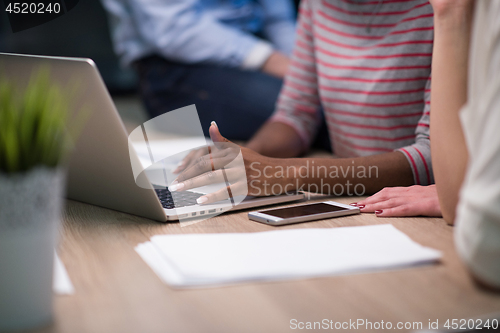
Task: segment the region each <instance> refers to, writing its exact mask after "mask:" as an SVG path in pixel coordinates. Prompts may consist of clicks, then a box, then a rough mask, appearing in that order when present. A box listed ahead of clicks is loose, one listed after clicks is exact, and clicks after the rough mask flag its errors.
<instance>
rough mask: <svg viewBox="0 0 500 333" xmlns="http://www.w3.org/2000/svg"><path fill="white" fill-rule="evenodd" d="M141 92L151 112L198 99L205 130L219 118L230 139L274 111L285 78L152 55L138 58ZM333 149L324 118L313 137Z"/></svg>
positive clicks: (243, 136) (248, 133)
mask: <svg viewBox="0 0 500 333" xmlns="http://www.w3.org/2000/svg"><path fill="white" fill-rule="evenodd" d="M134 65H135V68H136V70H137V72H138V74H139V80H140V88H139V89H140V93H141V96H142V99H143V102H144V104H145V106H146V110H147V112H148V113H149V116H150V117H151V118H154V117H156V116H159V115H161V114H163V113H165V112H168V111H173V110H175V109H178V108H181V107H184V106H187V105H191V104H195V105H196V109H197V110H198V115H199V117H200V122H201V126H202V128H203V131H204V134H205V136H209V134H208V128H209V127H210V122H211V121H212V120H215V121H216V122H217V125H218V126H219V129H220V131H221V134H222V135H223V136H225V137H226V138H228V139H230V140H245V141H246V140H249V139H250V138H251V137H252V136H253V134H255V132H256V131H257V130H258V129H259V127H260V126H261V125H262V124H263V123H264V122H265V121H266V120H267V119H268V118H269V117H270V116H271V114H272V113H273V111H274V109H275V104H276V100H277V98H278V94H279V92H280V90H281V85H282V80H280V79H277V78H275V77H272V76H269V75H267V74H264V73H261V72H249V71H242V70H239V69H235V68H225V67H219V66H213V65H188V64H181V63H175V62H171V61H167V60H165V59H163V58H161V57H158V56H151V57H147V58H144V59H141V60H139V61H136V62H135V64H134ZM313 146H314V147H316V148H321V149H324V150H328V151H331V146H330V139H329V136H328V130H327V127H326V124H325V121H324V119H323V121H322V124H321V126H320V128H319V130H318V134H317V137H316V140H315V141H314V143H313Z"/></svg>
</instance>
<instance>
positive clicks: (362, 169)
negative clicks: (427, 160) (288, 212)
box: [264, 152, 414, 195]
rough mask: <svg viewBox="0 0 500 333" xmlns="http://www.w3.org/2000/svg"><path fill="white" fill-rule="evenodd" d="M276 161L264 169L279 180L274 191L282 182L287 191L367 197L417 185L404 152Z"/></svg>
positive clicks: (274, 181)
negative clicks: (388, 188)
mask: <svg viewBox="0 0 500 333" xmlns="http://www.w3.org/2000/svg"><path fill="white" fill-rule="evenodd" d="M273 160H274V161H273V163H272V166H271V167H270V168H268V170H264V171H266V174H265V175H264V176H266V175H267V176H271V177H272V176H274V177H275V178H273V180H271V181H270V182H269V185H270V188H272V185H273V184H275V183H278V184H279V185H280V188H282V189H283V190H284V191H286V192H289V191H291V190H301V191H307V192H313V193H323V194H334V195H367V194H372V193H375V192H378V191H380V190H381V189H382V188H384V187H388V186H389V187H392V186H409V185H413V183H414V181H413V172H412V170H411V167H410V165H409V163H408V161H407V159H406V157H405V156H404V155H403V154H402V153H400V152H391V153H385V154H380V155H372V156H366V157H356V158H340V159H336V158H292V159H273ZM280 172H282V173H281V174H280ZM279 175H282V177H281V178H280V177H279ZM271 177H270V178H271ZM265 178H266V177H264V179H265ZM267 195H270V194H267Z"/></svg>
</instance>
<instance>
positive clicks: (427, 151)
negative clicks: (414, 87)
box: [398, 77, 434, 185]
mask: <svg viewBox="0 0 500 333" xmlns="http://www.w3.org/2000/svg"><path fill="white" fill-rule="evenodd" d="M430 103H431V78H430V77H429V79H428V80H427V84H426V86H425V106H424V112H423V114H422V117H421V118H420V120H419V122H418V125H417V128H416V129H415V136H416V139H415V143H414V144H412V145H411V146H407V147H403V148H400V149H398V151H400V152H402V153H403V154H404V155H405V156H406V158H407V159H408V163H410V166H411V168H412V171H413V179H414V182H415V184H417V185H431V184H434V175H433V173H432V162H431V144H430V140H429V124H430V110H431V107H430V106H431V104H430Z"/></svg>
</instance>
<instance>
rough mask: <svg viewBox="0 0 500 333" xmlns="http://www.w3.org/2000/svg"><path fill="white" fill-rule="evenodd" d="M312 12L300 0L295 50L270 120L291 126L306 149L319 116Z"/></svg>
mask: <svg viewBox="0 0 500 333" xmlns="http://www.w3.org/2000/svg"><path fill="white" fill-rule="evenodd" d="M312 29H313V28H312V13H311V9H310V7H309V2H308V1H302V2H301V6H300V12H299V23H298V27H297V36H296V42H295V48H294V52H293V54H292V57H291V62H290V67H289V69H288V73H287V75H286V76H285V80H284V84H283V88H282V89H281V93H280V96H279V98H278V101H277V104H276V111H275V112H274V114H273V115H272V116H271V119H270V121H278V122H282V123H285V124H287V125H289V126H291V127H292V128H294V129H295V130H296V131H297V133H298V134H299V135H300V137H301V138H302V143H303V148H304V149H307V148H309V146H310V145H311V142H312V140H313V138H314V136H315V134H316V131H317V128H318V125H319V120H320V113H319V112H320V111H319V107H320V100H319V94H318V84H317V72H316V59H315V54H314V41H313V31H312Z"/></svg>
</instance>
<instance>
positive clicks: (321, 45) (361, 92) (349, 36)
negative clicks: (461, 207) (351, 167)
mask: <svg viewBox="0 0 500 333" xmlns="http://www.w3.org/2000/svg"><path fill="white" fill-rule="evenodd" d="M433 32H434V29H433V11H432V6H431V5H430V3H429V2H428V1H427V0H385V1H379V0H357V1H356V0H303V1H302V4H301V9H300V15H299V25H298V30H297V40H296V44H295V49H294V53H293V56H292V60H291V66H290V68H289V71H288V73H287V75H286V77H285V82H284V85H283V88H282V91H281V94H280V97H279V99H278V103H277V109H276V111H275V113H274V114H273V116H272V118H271V119H272V121H280V122H284V123H287V124H289V125H290V126H292V127H294V128H295V129H296V131H297V132H298V133H299V134H300V136H301V137H302V139H303V143H304V146H306V147H308V146H309V145H310V144H311V141H312V139H313V138H314V135H315V133H316V130H317V128H318V125H319V119H320V110H321V108H322V109H323V111H324V114H325V120H326V122H327V126H328V130H329V134H330V141H331V143H332V149H333V151H334V153H335V155H337V156H339V157H355V156H366V155H371V154H377V153H384V152H391V151H394V150H399V151H401V152H402V153H404V154H405V156H406V157H407V159H408V162H409V164H410V166H411V167H412V170H413V174H414V179H415V183H416V184H421V185H428V184H432V183H434V177H433V175H432V164H431V153H430V142H429V112H430V81H431V77H430V75H431V59H432V44H433Z"/></svg>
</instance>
